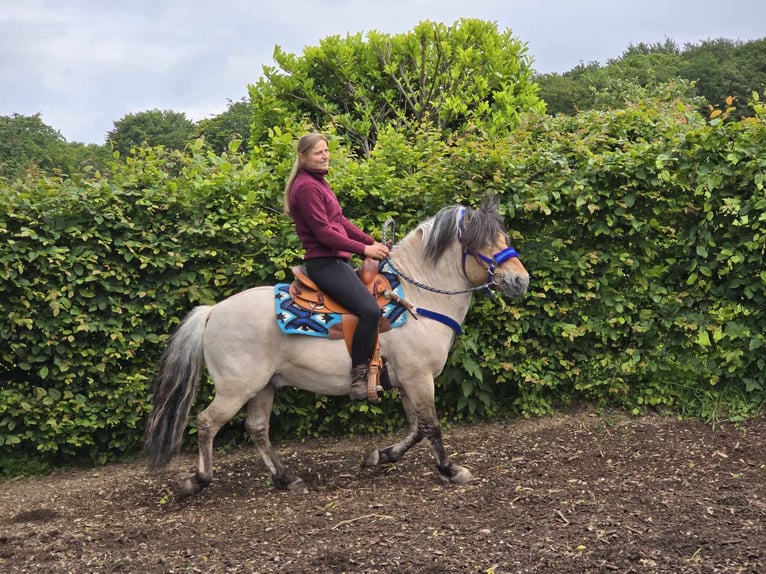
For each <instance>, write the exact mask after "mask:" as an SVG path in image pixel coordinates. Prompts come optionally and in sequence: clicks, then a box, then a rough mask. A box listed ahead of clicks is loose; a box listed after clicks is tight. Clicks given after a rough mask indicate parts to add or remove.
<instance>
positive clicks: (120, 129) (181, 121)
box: [107, 109, 194, 157]
mask: <svg viewBox="0 0 766 574" xmlns="http://www.w3.org/2000/svg"><path fill="white" fill-rule="evenodd" d="M193 130H194V122H192V121H191V120H189V119H187V117H186V114H184V113H182V112H176V111H173V110H156V109H155V110H147V111H144V112H137V113H134V114H127V115H125V116H123V117H122V118H121V119H119V120H117V121H116V122H114V129H112V130H110V131H109V132H108V133H107V143H108V144H109V145H110V146H112V147H113V148H114V149H115V150H117V151H118V152H120V155H121V156H123V157H125V156H127V155H129V154H130V151H131V149H133V148H139V147H141V146H149V147H153V146H163V147H165V148H166V149H170V150H182V149H184V146H185V145H186V143H187V142H188V140H189V137H190V136H191V134H192V131H193Z"/></svg>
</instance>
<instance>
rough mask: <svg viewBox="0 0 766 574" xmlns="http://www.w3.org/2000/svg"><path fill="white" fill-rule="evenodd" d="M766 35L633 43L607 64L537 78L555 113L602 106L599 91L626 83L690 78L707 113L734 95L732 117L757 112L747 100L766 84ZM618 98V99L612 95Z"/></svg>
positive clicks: (613, 89) (645, 84) (646, 85)
mask: <svg viewBox="0 0 766 574" xmlns="http://www.w3.org/2000/svg"><path fill="white" fill-rule="evenodd" d="M764 61H766V39H763V40H756V41H751V42H746V43H743V42H739V41H732V40H726V39H722V38H719V39H715V40H706V41H703V42H700V43H699V44H687V45H686V46H685V47H684V49H683V50H681V49H679V48H678V46H677V45H676V44H675V42H673V41H672V40H670V39H668V40H666V41H665V42H661V43H656V44H645V43H639V44H631V45H629V46H628V48H627V49H626V50H625V52H623V54H622V55H621V56H620V57H619V58H615V59H611V60H608V61H607V63H606V64H605V65H604V66H601V65H600V64H598V63H597V62H592V63H590V64H588V65H582V64H581V65H579V66H577V67H575V68H574V69H572V70H570V71H569V72H565V73H563V74H542V75H539V76H537V77H536V78H535V79H536V80H537V81H538V82H539V84H540V94H541V97H542V98H543V99H544V100H545V102H546V104H547V106H548V111H549V113H551V114H554V115H555V114H557V113H566V114H573V113H576V112H577V111H579V110H589V109H599V105H600V104H599V99H600V101H601V102H603V100H604V98H603V97H601V98H599V97H598V94H602V95H603V94H604V93H612V94H614V95H618V94H619V91H618V90H617V89H616V87H619V86H624V85H626V84H625V82H629V83H634V84H637V85H638V86H640V87H643V88H648V89H653V88H654V87H656V86H658V85H660V84H663V83H668V82H671V81H674V80H676V79H682V80H686V81H687V82H691V83H692V84H693V86H694V88H693V90H692V91H690V92H689V95H690V96H700V97H701V98H702V99H703V100H702V101H701V103H700V106H699V111H700V112H701V113H702V114H703V115H708V113H709V108H708V106H710V105H712V106H713V107H718V108H723V107H724V106H725V105H726V104H725V102H726V99H727V98H729V97H733V98H734V100H735V102H737V105H736V111H735V112H734V113H733V114H732V118H740V117H744V116H747V115H752V111H751V110H749V109H748V107H747V105H746V103H747V101H748V100H749V99H750V94H751V93H752V92H753V91H756V92H761V91H763V90H764V88H766V70H764V67H763V62H764ZM612 99H613V100H617V99H618V98H612Z"/></svg>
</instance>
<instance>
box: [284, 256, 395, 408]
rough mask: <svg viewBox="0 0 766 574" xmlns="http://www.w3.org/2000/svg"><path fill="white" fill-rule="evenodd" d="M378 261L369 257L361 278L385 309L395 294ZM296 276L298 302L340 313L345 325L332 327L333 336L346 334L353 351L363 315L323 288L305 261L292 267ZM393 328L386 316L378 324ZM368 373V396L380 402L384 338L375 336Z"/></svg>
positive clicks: (293, 289) (293, 285)
mask: <svg viewBox="0 0 766 574" xmlns="http://www.w3.org/2000/svg"><path fill="white" fill-rule="evenodd" d="M378 265H379V264H378V262H377V261H375V260H374V259H365V260H364V263H363V264H362V266H361V267H360V268H359V269H358V270H357V273H358V274H359V278H360V279H361V280H362V283H364V285H365V287H367V290H368V291H369V292H370V293H371V294H372V296H373V297H375V299H376V300H377V302H378V306H379V307H380V308H381V309H382V308H383V307H385V306H386V305H387V304H388V303H389V302H390V298H391V283H390V282H389V281H388V279H387V278H386V276H385V275H382V274H381V273H379V271H378ZM292 271H293V275H294V276H295V280H294V281H293V282H292V283H291V284H290V289H289V292H290V296H291V297H292V298H293V301H294V302H295V304H296V305H297V306H299V307H301V308H303V309H306V310H308V311H311V312H312V313H339V314H340V315H341V328H340V329H333V328H331V329H330V338H331V339H340V338H343V339H344V340H345V341H346V350H347V351H348V353H349V355H350V354H351V342H352V340H353V338H354V330H355V329H356V325H357V323H358V322H359V319H358V318H357V317H356V315H354V314H353V313H352V312H350V311H349V310H348V309H346V308H344V307H343V306H342V305H340V304H339V303H337V302H336V301H334V300H333V299H332V298H331V297H329V296H327V295H326V294H324V293H323V292H322V290H321V289H319V287H318V286H317V284H316V283H314V282H313V281H312V280H311V279H309V277H308V275H307V273H306V268H305V266H303V265H297V266H295V267H293V268H292ZM390 330H391V324H390V322H389V321H388V319H386V318H381V320H380V323H379V325H378V333H385V332H386V331H390ZM368 367H369V370H368V376H367V400H368V401H369V402H371V403H379V402H380V397H379V396H378V387H379V382H380V375H381V370H382V368H383V358H382V357H381V355H380V342H379V339H378V338H377V337H376V338H375V346H374V350H373V355H372V357H370V361H369V363H368Z"/></svg>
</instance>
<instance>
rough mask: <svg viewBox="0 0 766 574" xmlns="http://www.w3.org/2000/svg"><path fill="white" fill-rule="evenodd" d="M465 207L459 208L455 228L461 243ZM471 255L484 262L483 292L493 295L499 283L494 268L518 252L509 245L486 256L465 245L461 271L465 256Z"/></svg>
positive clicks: (517, 256) (517, 254) (515, 255)
mask: <svg viewBox="0 0 766 574" xmlns="http://www.w3.org/2000/svg"><path fill="white" fill-rule="evenodd" d="M465 209H466V208H465V207H464V208H462V209H461V210H460V222H459V224H458V228H457V237H458V240H459V241H460V243H461V244H462V243H463V224H464V222H465ZM469 255H471V256H472V257H473V258H474V259H476V260H477V261H479V263H480V264H481V263H482V262H483V263H485V264H486V266H483V267H484V270H485V271H486V272H487V283H486V285H485V286H484V292H485V293H486V294H487V295H490V296H492V295H494V293H493V292H492V290H493V289H496V288H497V286H498V285H499V283H498V282H497V281H496V279H495V274H496V272H495V269H496V268H497V266H498V265H502V264H503V263H505V262H506V261H508V260H509V259H512V258H513V257H516V258H517V259H518V258H519V252H518V251H516V250H515V249H514V248H513V247H511V246H510V245H509V246H508V247H506V248H505V249H502V250H500V251H498V252H497V253H495V254H494V255H493V256H492V257H487V256H486V255H483V254H482V253H474V252H473V251H471V250H470V249H468V248H467V247H464V248H463V273H465V260H466V258H467V257H468V256H469Z"/></svg>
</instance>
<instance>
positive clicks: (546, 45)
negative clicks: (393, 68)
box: [0, 0, 766, 144]
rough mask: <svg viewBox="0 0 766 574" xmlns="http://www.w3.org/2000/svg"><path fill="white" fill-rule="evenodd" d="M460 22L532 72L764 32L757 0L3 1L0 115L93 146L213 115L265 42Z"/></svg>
mask: <svg viewBox="0 0 766 574" xmlns="http://www.w3.org/2000/svg"><path fill="white" fill-rule="evenodd" d="M460 18H480V19H482V20H488V21H492V22H495V23H496V24H497V25H498V28H499V29H500V30H501V31H505V30H511V31H512V33H513V35H514V36H515V37H516V38H518V39H519V40H521V41H522V42H525V43H526V44H527V46H528V49H529V53H530V54H531V56H532V57H533V58H534V68H535V69H536V70H537V71H539V72H565V71H567V70H569V69H571V68H573V67H574V66H576V65H577V64H579V63H581V62H583V63H587V62H592V61H597V62H600V63H605V62H606V61H607V60H608V59H611V58H617V57H619V56H620V55H621V54H622V52H623V51H624V50H625V48H627V47H628V45H629V44H631V43H634V44H636V43H639V42H646V43H654V42H663V41H664V40H665V39H666V38H670V39H672V40H674V41H675V42H676V43H677V44H678V45H679V46H681V47H683V46H684V45H685V44H686V43H698V42H700V41H702V40H707V39H715V38H727V39H730V40H743V41H748V40H756V39H761V38H764V37H766V1H764V0H740V1H739V2H737V3H736V4H728V5H727V4H726V3H722V2H720V1H719V0H626V1H623V0H541V1H539V2H530V1H529V0H524V1H520V0H311V1H308V0H265V1H264V0H119V1H117V0H0V115H11V114H13V113H17V114H23V115H32V114H35V113H38V112H39V113H41V114H42V119H43V121H44V122H45V123H46V124H48V125H50V126H52V127H54V128H55V129H57V130H59V131H60V132H61V133H62V135H63V136H64V137H65V138H66V139H67V141H79V142H84V143H99V144H100V143H103V142H104V140H105V136H106V133H107V132H108V131H109V130H110V129H112V128H113V127H114V122H115V121H117V120H119V119H120V118H122V117H124V116H125V115H126V114H129V113H135V112H140V111H144V110H150V109H162V110H175V111H179V112H184V113H185V114H186V116H187V117H188V118H189V119H191V120H195V121H196V120H199V119H202V118H205V117H210V116H211V115H215V114H218V113H221V112H222V111H224V110H225V109H226V107H227V103H228V101H229V100H234V101H236V100H239V99H241V98H243V97H245V96H246V95H247V85H248V84H249V83H255V82H256V81H257V79H258V78H259V76H260V74H261V69H262V66H263V65H272V64H273V59H272V54H273V51H274V47H275V46H276V45H279V46H281V47H282V49H284V50H286V51H288V52H292V53H294V54H301V53H302V52H303V48H304V46H316V45H318V44H319V41H320V40H321V39H322V38H325V37H327V36H332V35H340V36H345V35H347V34H356V33H359V32H362V33H364V32H367V31H370V30H377V31H379V32H384V33H389V34H398V33H402V32H407V31H409V30H411V29H412V28H413V27H414V26H415V25H416V24H417V23H418V22H421V21H423V20H430V21H433V22H443V23H445V24H447V25H450V24H453V23H454V22H455V21H456V20H458V19H460Z"/></svg>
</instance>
